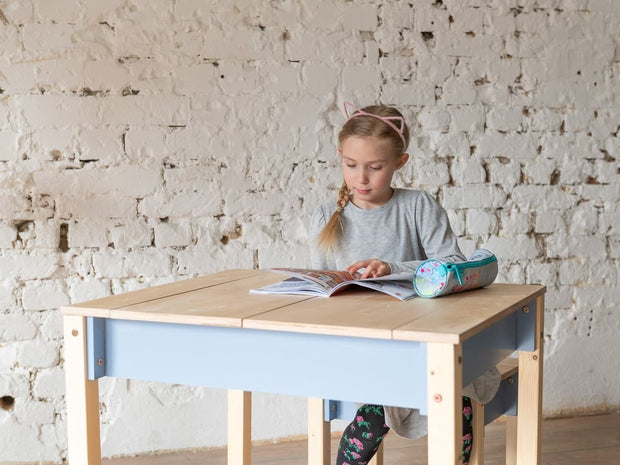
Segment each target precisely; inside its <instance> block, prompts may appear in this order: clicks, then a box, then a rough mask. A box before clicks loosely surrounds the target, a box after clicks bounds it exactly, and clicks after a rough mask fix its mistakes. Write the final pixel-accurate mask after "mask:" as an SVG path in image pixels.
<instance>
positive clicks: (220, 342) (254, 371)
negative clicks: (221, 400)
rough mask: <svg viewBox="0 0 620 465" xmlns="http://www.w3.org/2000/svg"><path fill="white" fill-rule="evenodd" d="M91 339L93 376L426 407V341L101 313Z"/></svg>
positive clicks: (90, 325) (93, 323) (90, 327)
mask: <svg viewBox="0 0 620 465" xmlns="http://www.w3.org/2000/svg"><path fill="white" fill-rule="evenodd" d="M87 341H88V352H89V355H88V359H89V364H88V368H89V378H90V379H97V378H100V377H102V376H113V377H118V378H132V379H142V380H149V381H158V382H165V383H178V384H187V385H197V386H210V387H218V388H226V389H242V390H245V391H253V392H272V393H282V394H289V395H298V396H304V397H323V398H336V399H345V400H349V401H354V402H357V401H360V402H372V403H377V404H386V405H402V406H407V407H416V408H422V409H424V410H426V363H427V362H426V344H425V343H420V342H405V341H392V340H384V339H372V338H358V337H345V336H328V335H317V334H304V333H292V332H284V331H264V330H256V329H240V328H227V327H214V326H198V325H184V324H170V323H153V322H140V321H131V320H115V319H100V318H89V321H88V337H87ZM98 360H101V361H100V362H99V363H98ZM283 374H286V375H285V376H283Z"/></svg>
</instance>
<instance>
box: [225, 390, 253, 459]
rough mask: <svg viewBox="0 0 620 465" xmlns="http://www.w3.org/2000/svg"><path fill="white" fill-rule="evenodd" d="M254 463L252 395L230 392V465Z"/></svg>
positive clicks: (244, 392) (246, 392)
mask: <svg viewBox="0 0 620 465" xmlns="http://www.w3.org/2000/svg"><path fill="white" fill-rule="evenodd" d="M251 463H252V393H251V392H248V391H240V390H233V389H231V390H229V391H228V465H250V464H251Z"/></svg>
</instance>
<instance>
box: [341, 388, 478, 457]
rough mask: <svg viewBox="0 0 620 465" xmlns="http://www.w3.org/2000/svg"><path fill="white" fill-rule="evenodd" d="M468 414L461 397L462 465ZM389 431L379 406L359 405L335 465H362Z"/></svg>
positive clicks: (468, 443) (469, 441) (467, 448)
mask: <svg viewBox="0 0 620 465" xmlns="http://www.w3.org/2000/svg"><path fill="white" fill-rule="evenodd" d="M471 424H472V410H471V400H470V399H469V397H463V465H467V464H468V463H469V456H470V455H471V448H472V445H473V441H474V438H473V435H472V426H471ZM388 431H390V428H389V427H388V425H386V424H385V412H384V411H383V407H382V406H380V405H362V406H361V407H360V408H359V409H358V411H357V414H356V415H355V420H353V421H352V422H351V423H350V424H349V426H347V427H346V429H345V430H344V432H343V433H342V438H341V439H340V445H339V446H338V456H337V458H336V465H365V464H366V463H368V461H369V460H370V459H371V458H372V457H373V455H375V452H377V449H378V448H379V445H380V444H381V441H382V440H383V438H384V437H385V435H386V434H387V433H388Z"/></svg>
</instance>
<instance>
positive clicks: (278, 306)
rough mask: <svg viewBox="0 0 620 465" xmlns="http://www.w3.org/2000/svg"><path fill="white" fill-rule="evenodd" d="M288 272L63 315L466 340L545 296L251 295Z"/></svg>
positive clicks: (215, 278)
mask: <svg viewBox="0 0 620 465" xmlns="http://www.w3.org/2000/svg"><path fill="white" fill-rule="evenodd" d="M282 279H284V278H283V276H282V274H279V273H272V272H269V271H259V270H229V271H223V272H219V273H214V274H210V275H207V276H204V277H200V278H193V279H187V280H184V281H178V282H174V283H171V284H164V285H160V286H153V287H150V288H146V289H142V290H138V291H132V292H127V293H122V294H118V295H114V296H109V297H104V298H101V299H96V300H91V301H88V302H83V303H77V304H73V305H69V306H66V307H63V308H62V309H61V310H62V313H63V315H79V316H92V317H99V318H114V319H124V320H141V321H153V322H166V323H180V324H193V325H208V326H226V327H238V328H253V329H266V330H278V331H292V332H303V333H313V334H329V335H341V336H345V335H346V336H355V337H370V338H380V339H395V340H408V341H424V342H449V343H460V342H462V341H464V340H466V339H468V338H469V337H470V336H472V335H473V334H476V333H477V332H479V331H480V330H482V329H484V328H485V327H488V326H490V325H491V324H493V323H494V322H495V321H498V320H499V319H501V318H502V317H503V316H505V315H506V314H508V313H511V312H513V311H514V310H515V309H517V308H521V307H523V306H524V305H525V304H526V303H528V302H531V301H532V300H533V299H535V298H536V297H539V296H541V295H543V294H544V292H545V287H544V286H539V285H520V284H492V285H490V286H487V287H486V288H483V289H477V290H474V291H468V292H463V293H459V294H452V295H448V296H445V297H440V298H436V299H423V298H414V299H412V300H409V301H406V302H402V301H400V300H398V299H396V298H394V297H391V296H388V295H386V294H383V293H381V292H377V291H373V290H368V289H361V288H357V287H355V286H351V287H350V288H348V289H347V290H345V291H344V292H342V293H340V294H338V295H335V296H333V297H309V296H292V295H259V294H250V293H249V290H250V289H253V288H258V287H262V286H266V285H268V284H272V283H276V282H278V281H281V280H282Z"/></svg>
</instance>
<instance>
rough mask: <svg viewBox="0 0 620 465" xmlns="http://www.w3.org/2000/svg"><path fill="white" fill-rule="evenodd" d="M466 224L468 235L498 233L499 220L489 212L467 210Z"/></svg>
mask: <svg viewBox="0 0 620 465" xmlns="http://www.w3.org/2000/svg"><path fill="white" fill-rule="evenodd" d="M466 222H467V233H468V234H495V233H496V232H497V218H496V216H495V215H494V214H493V213H491V212H488V211H484V210H467V213H466Z"/></svg>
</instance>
